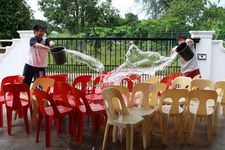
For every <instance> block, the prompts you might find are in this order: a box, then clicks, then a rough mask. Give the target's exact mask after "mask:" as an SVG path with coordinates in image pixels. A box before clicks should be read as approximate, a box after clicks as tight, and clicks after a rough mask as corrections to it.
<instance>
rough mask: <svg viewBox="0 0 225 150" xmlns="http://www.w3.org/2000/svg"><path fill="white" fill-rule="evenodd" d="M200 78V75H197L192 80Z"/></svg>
mask: <svg viewBox="0 0 225 150" xmlns="http://www.w3.org/2000/svg"><path fill="white" fill-rule="evenodd" d="M200 78H201V75H200V74H198V75H196V76H194V78H193V79H200Z"/></svg>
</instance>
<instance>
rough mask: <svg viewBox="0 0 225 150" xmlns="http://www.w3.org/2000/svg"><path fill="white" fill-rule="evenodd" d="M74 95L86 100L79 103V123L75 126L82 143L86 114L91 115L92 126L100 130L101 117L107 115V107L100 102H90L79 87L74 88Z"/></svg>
mask: <svg viewBox="0 0 225 150" xmlns="http://www.w3.org/2000/svg"><path fill="white" fill-rule="evenodd" d="M73 93H74V95H78V96H79V99H77V100H78V101H80V99H81V100H82V101H83V102H84V105H79V109H78V113H77V118H76V120H77V121H76V123H78V126H77V128H76V127H75V135H76V137H77V141H78V143H82V131H83V126H84V119H85V117H86V116H91V118H92V127H93V129H95V130H98V129H99V127H100V119H101V118H103V117H104V118H105V117H106V111H105V107H104V106H102V105H100V104H94V103H88V101H87V99H86V98H85V95H84V94H83V92H81V91H80V90H78V89H73Z"/></svg>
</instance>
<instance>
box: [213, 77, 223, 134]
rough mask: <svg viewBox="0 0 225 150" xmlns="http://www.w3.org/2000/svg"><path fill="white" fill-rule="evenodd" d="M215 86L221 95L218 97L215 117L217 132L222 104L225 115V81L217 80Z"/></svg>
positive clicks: (215, 129)
mask: <svg viewBox="0 0 225 150" xmlns="http://www.w3.org/2000/svg"><path fill="white" fill-rule="evenodd" d="M214 88H215V90H216V92H217V94H218V96H219V97H218V99H217V109H216V112H215V117H214V133H215V134H216V133H217V122H218V119H219V114H220V108H221V105H222V108H223V116H225V81H218V82H216V83H215V84H214Z"/></svg>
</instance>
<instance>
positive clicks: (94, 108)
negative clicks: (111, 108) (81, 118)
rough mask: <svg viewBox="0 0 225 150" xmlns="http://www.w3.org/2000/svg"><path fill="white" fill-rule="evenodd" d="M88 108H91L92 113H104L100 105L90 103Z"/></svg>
mask: <svg viewBox="0 0 225 150" xmlns="http://www.w3.org/2000/svg"><path fill="white" fill-rule="evenodd" d="M89 105H90V107H91V110H92V111H93V112H100V111H105V107H104V106H102V105H100V104H94V103H91V104H89Z"/></svg>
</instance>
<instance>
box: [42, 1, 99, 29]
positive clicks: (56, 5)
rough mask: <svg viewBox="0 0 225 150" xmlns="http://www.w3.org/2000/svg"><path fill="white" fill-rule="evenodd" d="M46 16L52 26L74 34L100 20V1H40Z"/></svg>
mask: <svg viewBox="0 0 225 150" xmlns="http://www.w3.org/2000/svg"><path fill="white" fill-rule="evenodd" d="M38 2H39V5H40V7H41V10H42V11H43V12H44V16H45V17H46V18H47V20H48V21H49V22H50V23H51V24H55V25H57V26H61V27H63V28H66V29H68V30H69V31H70V32H72V33H76V32H77V31H76V30H82V29H83V28H84V27H85V26H86V24H93V23H94V22H96V20H98V18H97V17H98V16H99V14H98V10H97V7H96V6H97V4H98V0H74V1H68V0H67V1H62V0H39V1H38Z"/></svg>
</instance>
